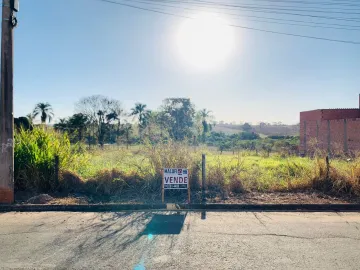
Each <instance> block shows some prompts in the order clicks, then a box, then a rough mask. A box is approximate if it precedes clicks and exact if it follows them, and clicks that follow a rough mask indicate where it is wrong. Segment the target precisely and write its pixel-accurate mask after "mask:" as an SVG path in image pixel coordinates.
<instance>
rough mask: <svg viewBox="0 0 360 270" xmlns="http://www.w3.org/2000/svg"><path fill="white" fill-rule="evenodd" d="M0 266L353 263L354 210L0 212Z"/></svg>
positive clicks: (359, 233)
mask: <svg viewBox="0 0 360 270" xmlns="http://www.w3.org/2000/svg"><path fill="white" fill-rule="evenodd" d="M0 268H1V269H24V268H25V269H53V268H57V269H69V268H70V269H137V270H140V269H359V268H360V213H290V212H289V213H286V212H285V213H272V212H239V213H235V212H208V213H206V219H201V213H193V212H189V213H187V214H186V213H181V214H180V215H177V214H176V213H171V212H156V213H154V212H119V213H69V212H42V213H0Z"/></svg>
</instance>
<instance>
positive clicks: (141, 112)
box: [130, 103, 151, 135]
mask: <svg viewBox="0 0 360 270" xmlns="http://www.w3.org/2000/svg"><path fill="white" fill-rule="evenodd" d="M130 115H134V116H136V115H137V116H138V120H139V131H140V135H141V130H142V129H144V128H146V126H147V125H148V123H149V118H150V115H151V111H150V110H146V104H141V103H136V104H135V107H134V108H132V109H131V114H130Z"/></svg>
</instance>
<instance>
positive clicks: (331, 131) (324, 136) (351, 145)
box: [300, 118, 360, 153]
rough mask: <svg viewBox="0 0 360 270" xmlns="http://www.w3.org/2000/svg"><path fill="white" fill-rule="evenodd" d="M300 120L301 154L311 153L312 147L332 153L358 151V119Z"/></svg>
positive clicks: (359, 124)
mask: <svg viewBox="0 0 360 270" xmlns="http://www.w3.org/2000/svg"><path fill="white" fill-rule="evenodd" d="M301 120H302V121H301V122H300V152H301V153H305V152H308V151H310V152H311V150H313V148H314V147H318V148H320V149H323V150H330V151H332V152H337V151H339V152H342V151H351V152H357V151H360V118H352V119H335V120H321V121H320V120H304V118H303V119H301ZM305 135H306V136H305ZM329 142H330V144H329Z"/></svg>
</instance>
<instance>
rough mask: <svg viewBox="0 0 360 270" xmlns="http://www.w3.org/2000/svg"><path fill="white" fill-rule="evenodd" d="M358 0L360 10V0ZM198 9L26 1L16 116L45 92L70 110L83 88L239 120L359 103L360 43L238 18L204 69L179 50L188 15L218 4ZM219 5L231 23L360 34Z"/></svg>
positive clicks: (129, 101)
mask: <svg viewBox="0 0 360 270" xmlns="http://www.w3.org/2000/svg"><path fill="white" fill-rule="evenodd" d="M114 1H118V2H122V3H127V4H132V5H137V6H142V7H146V5H145V4H143V3H139V2H138V3H136V2H132V1H121V0H114ZM220 2H223V3H224V2H226V3H238V4H239V3H251V2H249V0H236V1H235V0H234V1H231V0H224V1H220ZM321 2H322V3H323V2H324V1H323V0H321ZM252 3H254V2H252ZM265 3H266V2H265ZM263 4H264V2H263ZM147 7H149V8H151V6H147ZM184 7H186V5H185V6H184ZM163 8H164V7H163ZM356 8H357V9H358V11H359V13H358V14H360V6H359V7H354V8H353V9H354V10H355V9H356ZM193 9H196V10H191V11H189V10H184V9H170V8H167V9H166V10H167V11H166V12H171V13H173V14H175V15H177V16H170V15H166V14H160V13H155V12H150V11H145V10H139V9H134V8H130V7H126V6H121V5H115V4H111V3H106V2H102V1H97V0H51V1H50V0H22V1H20V11H19V13H18V14H17V17H18V27H17V28H16V29H15V30H14V44H15V45H14V111H15V112H14V113H15V117H18V116H23V115H26V114H28V113H30V112H31V111H32V110H33V108H34V106H35V104H36V103H38V102H49V103H50V104H51V105H52V106H53V109H54V113H55V120H56V119H59V118H63V117H67V116H70V115H71V114H73V113H74V105H75V103H76V102H77V101H78V100H79V99H80V98H82V97H86V96H90V95H96V94H101V95H105V96H109V97H112V98H115V99H118V100H120V101H121V102H122V104H123V105H124V107H125V108H126V109H127V110H130V108H131V107H133V105H134V103H135V102H142V103H145V104H147V105H148V107H149V108H150V109H157V108H158V107H159V106H160V105H161V103H162V100H163V99H165V98H169V97H189V98H191V100H192V102H193V103H194V104H195V105H196V108H197V109H202V108H206V109H208V110H211V111H212V112H213V115H214V116H215V118H216V120H217V121H220V120H223V121H225V122H237V123H239V122H251V123H257V122H260V121H264V122H279V121H281V122H283V123H287V124H295V123H298V122H299V112H300V111H305V110H312V109H319V108H347V107H349V108H354V107H358V106H359V98H358V95H359V93H360V76H359V74H360V45H354V44H346V43H336V42H330V41H322V40H315V39H305V38H300V37H292V36H285V35H276V34H271V33H265V32H259V31H254V30H249V29H243V28H238V27H230V26H226V28H231V30H229V31H230V32H231V35H232V39H231V42H232V44H231V50H230V52H229V53H228V55H227V56H226V57H225V58H224V60H223V61H222V62H221V64H219V65H218V66H216V67H215V68H212V69H206V68H205V69H201V68H200V69H199V68H196V67H194V66H192V65H190V64H189V63H186V61H184V59H182V56H181V53H179V48H178V46H179V43H177V42H178V41H177V39H178V37H179V33H180V32H181V31H182V30H181V29H182V27H183V25H184V24H186V22H185V21H188V20H189V19H188V18H184V17H181V16H189V14H190V15H191V16H195V17H196V15H197V14H202V13H204V12H216V11H218V10H213V9H211V10H209V9H203V8H202V7H200V6H196V7H195V8H193ZM224 11H225V12H229V13H231V12H233V11H232V10H229V9H226V10H225V9H222V10H221V12H223V13H225V12H224ZM243 14H247V15H257V16H265V15H266V14H265V15H264V14H261V13H255V12H248V13H243ZM216 15H217V16H218V17H219V18H221V20H223V21H222V22H226V24H233V25H241V26H246V27H255V28H261V29H266V30H271V31H281V32H288V33H294V34H300V35H310V36H317V37H326V38H330V39H341V40H352V41H357V42H360V31H345V30H337V29H323V28H307V27H299V26H293V25H287V24H285V25H283V24H282V25H280V24H279V25H276V24H269V23H266V22H254V21H250V19H249V18H246V17H234V16H230V15H228V14H218V13H216ZM275 15H276V14H275ZM323 15H324V14H323ZM266 16H271V15H269V14H267V15H266ZM284 16H287V17H284ZM325 16H327V14H325ZM331 16H338V17H340V16H343V17H344V16H348V17H349V18H358V19H359V22H353V21H338V20H333V21H326V22H331V23H336V24H349V25H357V26H360V15H351V16H350V15H341V14H338V15H336V14H335V15H334V14H332V15H331ZM277 18H282V19H284V18H285V19H290V16H288V15H282V16H281V15H280V16H278V17H277ZM294 18H295V19H297V20H299V19H300V20H304V19H307V20H311V21H312V22H324V21H321V20H319V19H316V18H303V17H294V16H293V17H291V19H294ZM190 28H191V27H190ZM190 31H191V30H190ZM195 34H196V33H195ZM220 39H221V37H219V40H220ZM182 42H183V43H186V42H187V43H189V40H185V41H182ZM185 45H186V44H185ZM185 45H184V44H182V46H183V47H184V46H185ZM187 45H188V44H187ZM202 45H203V47H204V48H207V47H208V46H206V45H204V44H202ZM210 45H211V44H210ZM219 50H222V48H220V49H219ZM210 59H212V58H210Z"/></svg>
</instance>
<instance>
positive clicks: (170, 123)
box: [15, 95, 298, 152]
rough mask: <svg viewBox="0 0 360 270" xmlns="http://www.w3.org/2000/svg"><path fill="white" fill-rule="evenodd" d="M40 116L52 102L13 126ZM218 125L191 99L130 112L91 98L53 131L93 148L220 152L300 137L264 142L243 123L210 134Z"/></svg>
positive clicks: (46, 115) (283, 144) (45, 117)
mask: <svg viewBox="0 0 360 270" xmlns="http://www.w3.org/2000/svg"><path fill="white" fill-rule="evenodd" d="M36 117H39V118H40V121H41V124H45V123H46V122H50V121H51V120H52V119H53V118H54V112H53V109H52V106H51V105H50V104H49V103H38V104H36V106H35V108H34V110H33V112H32V113H31V114H29V115H27V117H19V118H16V119H15V125H16V126H19V125H20V124H21V125H22V126H23V127H25V128H29V127H31V125H32V123H33V121H34V120H35V118H36ZM214 125H215V121H214V117H213V116H212V112H211V111H209V110H207V109H202V110H196V107H195V105H194V104H193V103H192V102H191V101H190V99H188V98H167V99H165V100H163V103H162V105H161V106H160V107H159V109H158V110H149V109H148V107H147V105H146V104H142V103H136V104H135V105H134V107H133V108H131V110H130V112H126V111H125V109H124V107H123V106H122V104H121V102H120V101H119V100H116V99H113V98H109V97H105V96H102V95H93V96H89V97H84V98H82V99H80V100H79V101H78V102H77V103H76V104H75V112H74V114H73V115H71V116H69V117H67V118H62V119H59V121H57V123H55V124H54V126H53V127H54V129H55V130H57V131H60V132H66V133H68V135H69V137H70V140H71V142H73V143H76V142H84V143H87V144H88V145H89V146H91V145H95V144H99V145H101V146H103V145H104V144H115V143H117V144H126V145H127V146H129V145H130V144H137V143H143V142H145V141H147V142H150V143H157V142H160V141H161V142H164V141H166V140H169V139H172V140H176V141H184V140H187V141H188V142H189V143H190V144H193V145H197V144H200V143H203V144H204V143H206V144H207V145H209V146H214V147H217V148H218V149H219V150H220V151H221V152H222V151H233V152H235V151H237V150H239V149H247V150H265V151H268V152H270V151H271V150H272V149H274V148H278V149H279V148H288V149H293V148H294V147H295V146H296V145H297V144H298V138H297V137H292V136H287V137H284V136H275V137H274V138H272V137H271V136H270V137H268V138H266V139H263V138H260V136H259V134H257V133H256V132H255V130H254V128H253V127H252V126H251V125H250V124H248V123H245V124H244V125H242V127H241V129H242V132H239V133H236V134H230V135H228V134H225V133H223V132H214V131H212V129H213V127H214Z"/></svg>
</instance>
